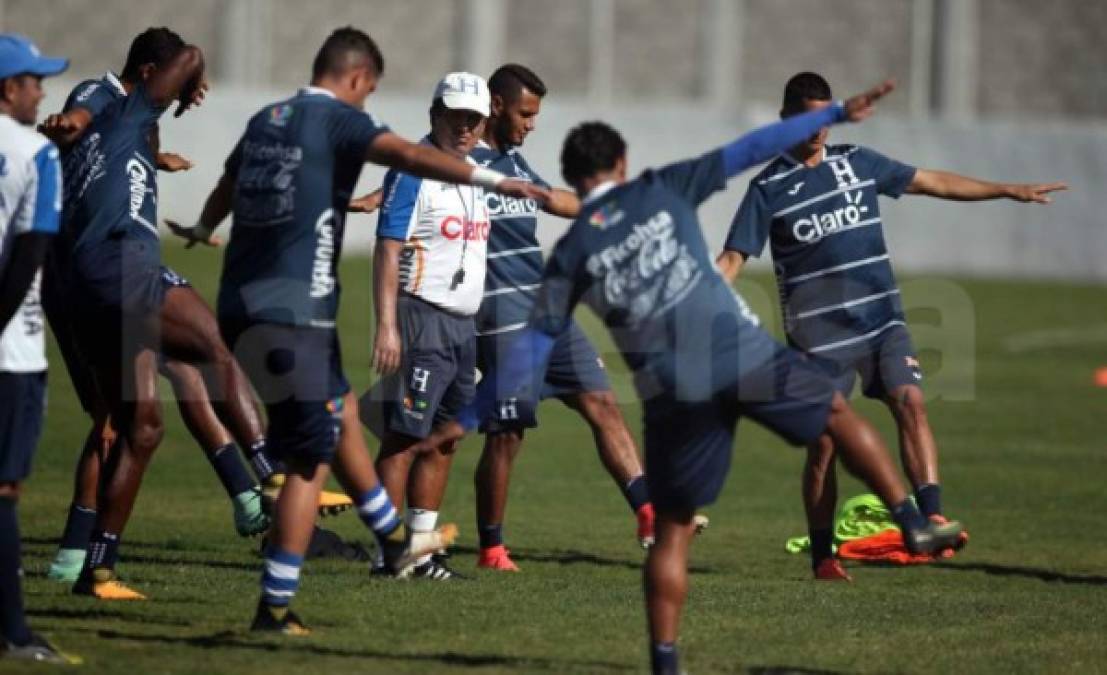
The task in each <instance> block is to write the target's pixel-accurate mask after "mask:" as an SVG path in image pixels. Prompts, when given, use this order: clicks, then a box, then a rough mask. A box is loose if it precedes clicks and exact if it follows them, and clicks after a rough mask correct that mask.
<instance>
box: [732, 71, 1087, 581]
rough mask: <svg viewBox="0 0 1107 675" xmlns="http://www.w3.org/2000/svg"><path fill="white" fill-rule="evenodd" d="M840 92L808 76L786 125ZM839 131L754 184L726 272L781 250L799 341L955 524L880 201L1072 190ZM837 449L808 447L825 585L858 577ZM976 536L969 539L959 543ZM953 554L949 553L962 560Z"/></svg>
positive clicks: (818, 574)
mask: <svg viewBox="0 0 1107 675" xmlns="http://www.w3.org/2000/svg"><path fill="white" fill-rule="evenodd" d="M831 98H832V97H831V91H830V85H829V84H827V82H826V80H824V79H823V78H822V77H821V76H819V75H817V74H815V73H799V74H798V75H795V76H794V77H792V78H791V79H790V80H789V81H788V83H787V85H786V86H785V88H784V104H783V107H782V109H781V113H780V114H781V117H783V118H789V117H792V116H795V115H799V114H802V113H805V112H809V111H812V110H820V109H822V108H826V107H827V106H829V105H831ZM827 135H828V129H827V128H823V129H820V130H819V131H818V133H816V134H813V135H812V136H811V137H810V138H807V139H804V140H803V141H802V142H800V143H798V144H796V145H795V146H794V147H792V148H790V149H789V150H788V151H787V152H785V153H783V154H781V155H780V156H778V157H777V158H776V159H775V160H774V161H772V162H770V163H769V165H768V166H766V167H765V169H764V170H762V171H761V172H760V173H759V174H758V175H757V176H756V177H755V178H753V180H751V181H750V187H749V191H748V192H747V193H746V196H745V198H744V199H743V200H742V204H741V206H740V207H739V208H738V212H737V214H736V215H735V216H734V221H733V223H732V224H731V228H730V233H729V234H728V236H727V240H726V246H725V250H724V251H723V253H722V254H721V255H720V256H719V258H718V260H717V263H718V265H719V268H720V270H721V272H722V274H723V276H724V277H725V278H726V279H727V280H728V281H733V279H734V278H735V277H736V276H737V275H738V273H739V271H740V270H741V268H742V265H743V263H744V262H745V260H746V259H747V258H748V257H749V256H750V255H754V256H757V255H760V254H761V251H762V249H764V247H765V243H766V241H769V242H771V248H772V256H773V262H774V264H775V268H776V271H777V283H778V285H779V286H780V294H781V298H782V299H783V302H782V309H783V311H784V327H785V332H786V333H787V336H788V343H789V344H790V345H791V346H792V347H795V348H796V349H800V350H803V351H805V352H807V353H809V354H812V355H814V356H816V357H818V358H817V359H816V362H817V363H819V364H820V365H821V366H823V367H824V368H825V369H826V370H827V374H828V375H829V376H831V377H832V378H833V379H834V384H835V388H836V389H838V391H840V392H841V393H842V394H843V395H844V396H849V394H850V392H851V391H852V389H853V386H854V382H855V380H856V379H857V376H858V375H860V377H861V388H862V392H863V393H864V394H865V396H867V397H870V398H873V399H877V400H880V401H883V402H884V403H885V404H886V405H887V406H888V409H889V410H890V411H891V413H892V417H893V418H894V419H895V421H896V425H897V426H898V428H899V441H900V455H901V458H902V462H903V468H904V470H905V473H906V474H907V478H908V479H909V480H910V482H911V485H912V486H913V487H914V492H915V499H916V501H917V502H918V504H919V508H921V509H922V512H923V515H925V516H927V517H928V518H932V519H934V520H937V521H939V522H941V521H943V520H944V517H943V515H942V506H941V488H940V487H939V481H938V449H937V444H936V443H935V441H934V434H933V432H932V431H931V427H930V423H929V421H928V419H927V415H926V406H925V403H924V400H925V397H924V395H923V391H922V387H921V386H920V382H921V381H922V372H921V371H920V369H919V362H918V359H917V358H916V355H915V349H914V346H913V345H912V344H911V336H910V335H909V334H908V331H907V325H906V320H905V317H904V313H903V308H902V304H901V301H900V296H899V288H898V287H897V285H896V281H895V277H894V275H893V274H892V266H891V262H890V261H889V259H888V250H887V248H886V247H885V245H884V231H883V226H882V223H881V217H880V205H879V199H878V197H879V196H880V195H887V196H889V197H893V198H899V196H900V195H902V194H904V193H907V194H923V195H930V196H932V197H939V198H941V199H954V200H960V201H977V200H985V199H1012V200H1015V201H1020V202H1034V203H1040V204H1048V203H1049V202H1050V196H1049V194H1050V193H1051V192H1054V191H1056V190H1063V189H1065V185H1064V184H1063V183H1048V184H1026V185H1021V184H1009V183H991V182H988V181H983V180H979V179H976V178H968V177H966V176H960V175H957V174H954V173H949V172H946V171H935V170H930V169H916V168H915V167H913V166H908V165H906V164H901V163H900V162H897V161H895V160H893V159H889V158H887V157H885V156H883V155H881V154H879V153H877V152H875V151H873V150H870V149H869V148H866V147H863V146H857V145H827V144H826V140H827ZM834 458H835V444H834V439H833V438H831V437H830V436H827V435H825V434H824V435H823V436H820V437H819V438H818V440H817V441H815V442H814V443H813V444H811V445H810V446H809V448H808V455H807V461H806V463H805V465H804V470H803V501H804V506H805V508H806V512H807V520H808V528H809V532H810V537H811V565H812V569H813V571H814V575H815V578H817V579H824V580H846V581H848V580H849V575H848V574H847V573H846V571H845V570H844V569H843V568H842V566H841V565H840V564H839V563H838V560H837V559H836V558H835V557H834V554H833V550H832V542H833V529H834V510H835V503H836V501H837V497H838V494H837V481H836V479H835V472H834ZM967 539H968V534H967V533H963V534H962V537H961V540H960V541H959V542H958V543H959V545H963V544H964V543H965V542H966V541H967ZM951 554H952V550H950V551H947V552H944V555H951Z"/></svg>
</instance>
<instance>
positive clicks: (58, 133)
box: [38, 113, 81, 145]
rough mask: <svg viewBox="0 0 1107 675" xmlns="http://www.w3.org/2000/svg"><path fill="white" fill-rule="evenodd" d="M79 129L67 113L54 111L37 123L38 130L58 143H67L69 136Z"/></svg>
mask: <svg viewBox="0 0 1107 675" xmlns="http://www.w3.org/2000/svg"><path fill="white" fill-rule="evenodd" d="M80 130H81V126H80V125H79V124H78V123H77V121H76V120H74V119H73V118H72V117H70V116H69V115H68V114H67V113H55V114H53V115H50V116H49V117H47V118H46V120H45V121H44V122H43V123H42V124H40V125H38V131H39V133H40V134H42V135H43V136H46V137H47V138H49V139H50V140H51V141H54V143H56V144H58V145H68V144H69V141H70V140H71V138H70V137H71V136H72V135H73V134H75V133H77V132H79V131H80Z"/></svg>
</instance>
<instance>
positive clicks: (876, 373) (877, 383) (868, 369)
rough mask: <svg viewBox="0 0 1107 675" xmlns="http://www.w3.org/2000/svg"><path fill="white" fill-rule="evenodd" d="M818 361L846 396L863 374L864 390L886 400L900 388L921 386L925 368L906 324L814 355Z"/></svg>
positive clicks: (866, 394) (871, 395)
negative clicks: (921, 366) (847, 345)
mask: <svg viewBox="0 0 1107 675" xmlns="http://www.w3.org/2000/svg"><path fill="white" fill-rule="evenodd" d="M814 360H815V362H816V363H817V364H818V365H819V366H820V367H821V368H822V369H823V370H824V371H825V372H826V374H827V375H828V376H830V378H831V380H833V381H834V388H835V389H837V390H838V391H840V392H842V395H843V396H846V397H847V398H848V397H849V395H850V394H851V393H852V392H853V385H854V383H855V382H856V381H857V376H858V375H860V376H861V393H863V394H864V395H865V396H866V397H868V398H875V399H881V400H883V399H886V398H888V397H889V396H890V395H891V393H892V392H893V391H895V390H896V388H898V387H902V386H903V385H906V384H913V385H915V386H920V385H922V379H923V376H922V371H921V370H920V369H919V360H918V358H916V356H915V346H914V345H913V344H912V343H911V334H910V333H909V332H908V331H907V327H906V326H898V325H897V326H892V327H891V328H889V329H888V330H886V331H884V332H883V333H880V334H879V335H877V336H876V337H874V338H872V339H871V340H866V341H865V342H862V343H859V344H858V345H856V346H854V345H851V346H849V347H844V348H841V349H835V350H831V351H828V352H823V353H819V354H816V355H815V359H814Z"/></svg>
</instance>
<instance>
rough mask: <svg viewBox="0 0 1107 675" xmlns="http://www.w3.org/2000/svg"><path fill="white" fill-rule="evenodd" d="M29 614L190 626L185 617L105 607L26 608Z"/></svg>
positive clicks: (84, 619) (42, 617)
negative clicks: (171, 616)
mask: <svg viewBox="0 0 1107 675" xmlns="http://www.w3.org/2000/svg"><path fill="white" fill-rule="evenodd" d="M25 612H26V614H27V616H31V617H36V618H41V619H68V620H79V621H101V620H107V619H110V620H113V621H128V622H132V623H144V624H154V625H157V626H189V625H191V623H190V622H188V621H185V620H183V619H167V618H165V617H157V616H150V615H148V614H143V615H141V616H139V615H137V614H134V615H132V614H127V613H125V612H120V611H117V610H104V609H87V610H81V609H27V610H25Z"/></svg>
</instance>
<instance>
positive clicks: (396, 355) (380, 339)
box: [373, 326, 402, 375]
mask: <svg viewBox="0 0 1107 675" xmlns="http://www.w3.org/2000/svg"><path fill="white" fill-rule="evenodd" d="M401 353H402V349H401V346H400V331H399V330H397V329H396V327H395V326H383V327H382V326H377V334H376V336H375V337H374V338H373V367H374V368H375V369H376V371H377V374H378V375H391V374H392V373H394V372H396V371H397V370H399V369H400V354H401Z"/></svg>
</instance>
